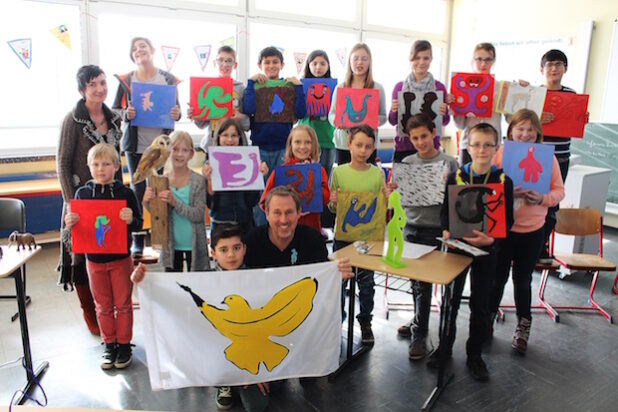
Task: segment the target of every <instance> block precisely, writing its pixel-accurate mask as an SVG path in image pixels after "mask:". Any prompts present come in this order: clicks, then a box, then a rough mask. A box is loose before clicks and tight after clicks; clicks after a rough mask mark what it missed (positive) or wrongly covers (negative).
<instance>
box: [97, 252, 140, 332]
mask: <svg viewBox="0 0 618 412" xmlns="http://www.w3.org/2000/svg"><path fill="white" fill-rule="evenodd" d="M86 265H87V267H88V277H89V278H90V289H92V295H93V296H94V303H95V306H96V312H97V321H98V323H99V329H100V330H101V338H102V339H103V342H105V343H114V342H118V343H122V344H125V343H130V342H131V338H132V337H133V303H132V301H131V292H132V291H133V283H132V282H131V272H133V260H131V257H126V258H124V259H120V260H114V261H111V262H107V263H95V262H91V261H89V260H88V261H87V262H86Z"/></svg>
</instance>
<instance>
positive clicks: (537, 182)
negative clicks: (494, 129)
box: [502, 140, 554, 194]
mask: <svg viewBox="0 0 618 412" xmlns="http://www.w3.org/2000/svg"><path fill="white" fill-rule="evenodd" d="M553 162H554V147H553V146H549V145H543V144H537V143H524V142H514V141H511V140H507V141H505V142H504V156H503V158H502V169H503V170H504V173H506V175H507V176H508V177H510V178H511V179H512V180H513V185H514V186H515V187H517V186H520V187H521V188H522V189H531V190H534V191H535V192H538V193H541V194H547V193H549V183H550V180H551V170H552V166H553Z"/></svg>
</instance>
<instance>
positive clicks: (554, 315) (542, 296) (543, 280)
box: [539, 269, 560, 323]
mask: <svg viewBox="0 0 618 412" xmlns="http://www.w3.org/2000/svg"><path fill="white" fill-rule="evenodd" d="M548 278H549V269H544V270H543V271H542V272H541V283H540V285H539V303H540V304H541V306H542V307H543V308H544V309H545V311H546V312H547V314H548V315H549V316H550V317H551V318H552V319H553V320H554V322H556V323H558V322H560V315H558V312H556V310H555V309H554V308H553V307H552V306H551V305H550V304H549V303H547V302H546V301H545V288H546V287H547V279H548Z"/></svg>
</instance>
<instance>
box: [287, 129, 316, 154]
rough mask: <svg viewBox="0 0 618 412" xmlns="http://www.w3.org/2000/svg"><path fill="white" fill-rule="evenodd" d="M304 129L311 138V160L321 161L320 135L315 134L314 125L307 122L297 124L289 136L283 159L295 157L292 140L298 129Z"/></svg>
mask: <svg viewBox="0 0 618 412" xmlns="http://www.w3.org/2000/svg"><path fill="white" fill-rule="evenodd" d="M301 130H302V131H304V132H305V133H307V134H308V135H309V137H310V138H311V155H310V156H309V157H310V158H311V161H312V162H313V163H317V162H319V161H320V148H319V144H318V136H317V135H316V134H315V130H313V128H312V127H310V126H307V125H306V124H298V125H296V126H295V127H294V128H293V129H292V131H291V132H290V135H289V136H288V141H287V142H286V144H285V154H284V155H283V160H285V161H286V162H287V161H289V160H290V159H292V158H293V157H294V153H293V152H292V140H293V139H294V133H296V132H298V131H301Z"/></svg>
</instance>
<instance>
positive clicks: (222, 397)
mask: <svg viewBox="0 0 618 412" xmlns="http://www.w3.org/2000/svg"><path fill="white" fill-rule="evenodd" d="M215 400H216V402H217V409H219V410H220V411H227V410H228V409H230V408H231V407H232V403H233V401H234V399H233V398H232V388H231V387H230V386H219V387H218V388H217V397H216V398H215Z"/></svg>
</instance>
